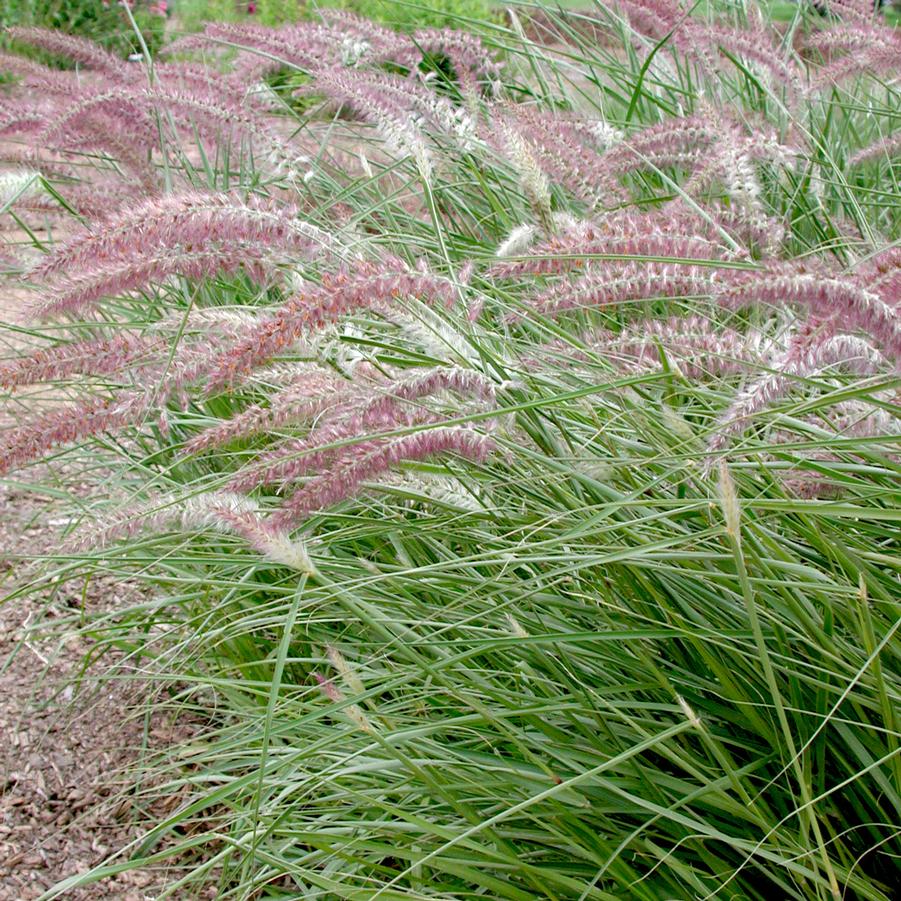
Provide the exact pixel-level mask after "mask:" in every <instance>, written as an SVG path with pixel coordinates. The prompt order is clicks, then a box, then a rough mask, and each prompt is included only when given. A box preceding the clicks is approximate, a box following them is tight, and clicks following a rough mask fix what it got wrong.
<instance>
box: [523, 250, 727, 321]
mask: <svg viewBox="0 0 901 901" xmlns="http://www.w3.org/2000/svg"><path fill="white" fill-rule="evenodd" d="M712 272H713V270H712V269H711V268H710V267H701V266H692V265H690V264H689V265H685V266H680V265H678V264H671V263H654V262H648V263H642V262H633V261H628V262H618V261H613V260H611V261H609V262H601V261H597V262H595V263H594V264H593V265H592V267H591V270H590V271H589V272H588V273H587V274H586V275H585V276H583V277H582V278H580V279H577V280H575V281H563V282H557V283H555V284H554V285H552V286H551V287H550V288H547V289H545V290H543V291H541V292H539V293H538V294H536V295H534V296H533V297H531V298H527V300H526V302H527V304H528V306H529V309H530V310H534V311H535V312H536V313H538V314H539V315H541V316H549V317H553V316H558V315H560V314H561V313H564V312H566V311H569V310H584V309H589V308H597V307H604V306H610V305H613V304H621V303H629V302H632V301H638V300H647V299H650V298H658V297H693V296H703V295H707V294H709V293H710V291H711V275H712ZM523 315H524V314H523V313H519V312H517V313H515V314H512V315H511V316H509V317H508V321H515V320H517V319H520V318H522V316H523Z"/></svg>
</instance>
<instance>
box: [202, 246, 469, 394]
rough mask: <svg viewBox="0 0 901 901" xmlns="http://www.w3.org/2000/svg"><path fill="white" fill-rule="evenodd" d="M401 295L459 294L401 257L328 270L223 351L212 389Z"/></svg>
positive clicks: (435, 298) (449, 298)
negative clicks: (316, 282)
mask: <svg viewBox="0 0 901 901" xmlns="http://www.w3.org/2000/svg"><path fill="white" fill-rule="evenodd" d="M401 297H415V298H418V299H420V300H422V301H425V302H426V303H434V302H438V303H444V304H445V305H446V306H450V305H451V304H452V303H453V302H454V300H455V299H456V295H455V292H454V286H453V284H452V283H451V282H450V281H448V280H447V279H445V278H442V277H440V276H437V275H434V274H432V273H430V272H425V271H417V270H412V269H410V268H409V267H408V266H407V265H406V264H405V263H403V262H402V261H401V260H399V259H397V258H388V259H385V260H382V261H381V262H379V263H372V262H368V261H360V262H359V263H356V264H355V265H354V266H352V267H347V268H344V269H341V270H339V271H338V272H336V273H334V274H329V273H327V274H325V275H324V276H323V278H322V283H321V284H320V285H310V286H309V287H307V288H305V289H303V290H302V291H301V292H300V293H298V294H297V295H296V296H295V297H293V298H292V299H291V300H289V301H288V302H287V303H286V304H284V305H283V306H282V307H281V308H280V309H279V310H278V311H276V312H275V313H274V314H272V315H271V316H269V317H268V318H267V319H265V320H264V321H263V322H262V323H260V324H259V325H258V326H256V327H255V328H254V329H253V330H252V331H251V332H250V333H248V335H247V336H246V338H245V339H244V340H243V341H240V342H238V344H237V345H235V346H234V347H232V348H230V349H229V350H227V351H225V352H224V353H223V354H222V355H221V356H220V358H219V361H218V364H217V366H216V367H215V369H214V371H213V374H212V377H211V379H210V385H209V388H210V390H211V391H215V390H218V389H220V388H222V387H224V386H225V385H228V384H231V383H232V382H234V381H235V379H237V378H238V377H240V376H243V375H246V374H247V373H248V372H250V371H251V370H252V369H254V368H255V367H256V366H259V365H260V364H261V363H265V362H267V361H268V360H270V359H272V357H274V356H276V354H278V353H279V352H280V351H282V350H284V349H286V348H287V347H289V346H290V345H291V344H293V343H294V342H295V341H296V340H297V339H298V338H300V337H301V336H302V335H304V334H305V333H308V332H310V331H314V330H317V329H321V328H322V327H323V326H324V325H326V324H327V323H329V322H334V321H335V320H337V319H339V318H341V317H342V316H345V315H348V314H349V313H353V312H356V311H358V310H364V309H370V310H375V311H378V310H379V308H380V307H384V306H390V305H391V304H392V303H393V302H395V301H397V300H398V299H399V298H401Z"/></svg>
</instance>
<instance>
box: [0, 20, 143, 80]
mask: <svg viewBox="0 0 901 901" xmlns="http://www.w3.org/2000/svg"><path fill="white" fill-rule="evenodd" d="M6 33H7V35H9V37H10V38H12V39H13V41H15V42H16V43H18V44H27V45H28V46H29V47H35V48H37V49H38V50H45V51H47V52H48V53H52V54H53V55H54V56H63V57H65V58H66V59H69V60H71V61H72V62H74V63H78V64H79V65H81V66H83V67H84V68H85V69H93V70H94V71H96V72H102V73H103V74H104V75H105V76H106V77H107V78H109V79H111V80H113V81H127V80H128V79H129V78H130V77H131V71H130V70H129V69H128V66H127V65H126V64H125V63H124V62H123V61H122V60H121V59H119V58H118V57H116V56H113V54H112V53H108V52H107V51H106V50H104V49H103V48H102V47H101V46H100V45H99V44H96V43H95V42H94V41H91V40H89V39H88V38H83V37H79V36H77V35H72V34H66V33H65V32H62V31H56V30H51V29H49V28H32V27H25V26H14V27H12V28H7V29H6Z"/></svg>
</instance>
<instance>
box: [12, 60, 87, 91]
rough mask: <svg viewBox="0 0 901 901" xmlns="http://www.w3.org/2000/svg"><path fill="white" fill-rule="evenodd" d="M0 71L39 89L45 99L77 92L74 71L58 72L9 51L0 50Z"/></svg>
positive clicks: (27, 85) (22, 83) (21, 82)
mask: <svg viewBox="0 0 901 901" xmlns="http://www.w3.org/2000/svg"><path fill="white" fill-rule="evenodd" d="M0 72H9V73H11V74H12V75H15V76H16V77H17V79H18V81H19V83H20V84H21V85H23V86H24V87H28V88H37V89H39V90H40V91H42V92H44V94H45V95H46V98H47V99H51V98H52V99H58V98H60V97H75V96H76V95H78V93H79V83H78V81H77V79H76V78H75V77H74V73H72V72H60V71H59V70H57V69H51V68H50V67H49V66H44V65H41V63H38V62H35V61H34V60H31V59H24V58H22V57H19V56H14V55H13V54H11V53H2V52H0Z"/></svg>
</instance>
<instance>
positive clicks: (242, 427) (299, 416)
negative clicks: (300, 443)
mask: <svg viewBox="0 0 901 901" xmlns="http://www.w3.org/2000/svg"><path fill="white" fill-rule="evenodd" d="M349 390H352V388H349V387H348V384H347V382H346V380H345V379H342V378H341V377H340V376H337V375H335V374H334V373H333V372H330V371H329V370H327V369H323V368H321V367H319V366H315V365H310V366H305V367H304V368H303V370H302V371H301V372H300V373H299V374H297V375H295V376H294V378H293V379H292V380H291V383H290V384H289V385H288V387H286V388H284V389H283V390H281V391H279V392H277V393H276V394H275V395H273V397H272V398H271V400H270V402H269V404H268V406H263V405H262V404H254V405H253V406H251V407H248V408H247V409H246V410H244V411H243V412H241V413H239V414H238V415H237V416H234V417H232V418H231V419H228V420H226V421H224V422H222V423H220V424H219V425H216V426H213V427H212V428H209V429H206V430H205V431H203V432H201V433H200V434H199V435H196V436H195V437H194V438H192V439H191V440H190V441H189V442H188V443H187V445H186V447H185V450H186V451H187V452H188V453H192V454H193V453H199V452H200V451H204V450H208V449H209V448H212V447H219V446H221V445H223V444H227V443H228V442H229V441H234V440H236V439H238V438H251V437H253V436H254V435H258V434H260V433H261V432H267V431H272V430H275V429H279V428H282V427H283V426H285V425H288V424H289V423H297V422H303V421H304V420H306V419H311V418H313V417H314V416H317V415H319V414H321V413H322V412H323V411H324V410H325V409H327V408H328V407H329V406H332V405H334V404H336V403H340V402H341V400H340V399H341V398H342V397H344V396H346V394H347V392H348V391H349Z"/></svg>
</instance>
